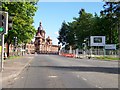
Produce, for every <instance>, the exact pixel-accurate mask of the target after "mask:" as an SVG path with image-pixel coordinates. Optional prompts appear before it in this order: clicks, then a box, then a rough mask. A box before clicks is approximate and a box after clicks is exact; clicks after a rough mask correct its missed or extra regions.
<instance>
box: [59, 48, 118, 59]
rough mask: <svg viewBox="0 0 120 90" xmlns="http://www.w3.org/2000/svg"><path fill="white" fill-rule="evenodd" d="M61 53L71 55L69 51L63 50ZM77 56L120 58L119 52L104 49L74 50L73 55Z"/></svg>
mask: <svg viewBox="0 0 120 90" xmlns="http://www.w3.org/2000/svg"><path fill="white" fill-rule="evenodd" d="M60 53H68V54H69V53H70V51H69V50H61V51H60ZM71 54H74V55H76V57H86V56H91V57H98V56H109V57H110V56H111V57H118V56H119V50H104V49H89V50H88V49H86V50H82V49H81V50H72V53H71Z"/></svg>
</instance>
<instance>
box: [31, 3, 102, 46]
mask: <svg viewBox="0 0 120 90" xmlns="http://www.w3.org/2000/svg"><path fill="white" fill-rule="evenodd" d="M103 4H104V3H103V2H38V4H37V7H38V10H37V12H36V13H35V16H34V24H33V25H34V26H35V29H36V30H37V29H38V27H39V22H42V26H43V29H44V30H45V32H46V37H48V36H50V38H51V39H52V40H53V41H52V42H53V44H54V45H57V44H58V40H57V37H58V31H59V29H60V28H61V25H62V22H63V21H65V22H72V21H73V17H78V16H79V14H78V12H79V11H80V9H81V8H83V9H85V11H86V12H88V13H92V14H93V15H94V14H95V12H96V13H97V14H99V13H100V11H101V10H102V9H103Z"/></svg>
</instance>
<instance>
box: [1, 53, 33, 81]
mask: <svg viewBox="0 0 120 90" xmlns="http://www.w3.org/2000/svg"><path fill="white" fill-rule="evenodd" d="M32 59H33V56H32V55H25V56H21V57H20V58H16V59H13V60H5V61H4V69H3V71H2V82H4V81H6V80H9V79H12V78H15V77H16V76H18V75H19V74H20V73H21V72H22V70H23V69H24V68H25V67H26V66H27V65H29V63H30V62H31V61H32Z"/></svg>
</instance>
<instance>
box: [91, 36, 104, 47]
mask: <svg viewBox="0 0 120 90" xmlns="http://www.w3.org/2000/svg"><path fill="white" fill-rule="evenodd" d="M90 46H105V36H91V37H90Z"/></svg>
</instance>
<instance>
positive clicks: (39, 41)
mask: <svg viewBox="0 0 120 90" xmlns="http://www.w3.org/2000/svg"><path fill="white" fill-rule="evenodd" d="M45 34H46V32H45V30H44V29H43V27H42V23H41V22H40V26H39V27H38V30H37V32H36V36H35V42H34V45H35V52H37V53H58V49H59V46H58V45H53V44H52V39H51V38H50V37H49V36H48V37H47V38H45Z"/></svg>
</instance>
